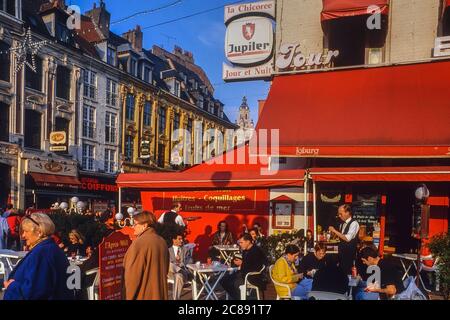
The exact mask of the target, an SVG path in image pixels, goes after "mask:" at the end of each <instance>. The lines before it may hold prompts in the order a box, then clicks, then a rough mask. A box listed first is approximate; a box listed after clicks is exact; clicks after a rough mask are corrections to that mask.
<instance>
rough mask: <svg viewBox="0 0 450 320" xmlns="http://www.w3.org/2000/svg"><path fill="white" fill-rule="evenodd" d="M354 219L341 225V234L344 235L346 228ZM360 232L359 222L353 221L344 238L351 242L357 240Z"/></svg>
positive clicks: (349, 219)
mask: <svg viewBox="0 0 450 320" xmlns="http://www.w3.org/2000/svg"><path fill="white" fill-rule="evenodd" d="M351 220H352V218H348V219H347V220H345V222H344V223H343V224H342V225H341V230H340V231H341V233H344V230H345V228H346V227H347V224H348V223H350V221H351ZM358 231H359V223H358V221H356V220H355V221H353V222H352V224H351V225H350V228H349V229H348V232H347V234H344V236H345V237H346V238H347V240H348V241H351V240H353V239H355V238H356V236H357V234H358Z"/></svg>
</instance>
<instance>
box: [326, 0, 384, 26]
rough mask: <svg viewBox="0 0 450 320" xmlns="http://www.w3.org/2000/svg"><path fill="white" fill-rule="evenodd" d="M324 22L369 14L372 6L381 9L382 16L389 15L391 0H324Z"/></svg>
mask: <svg viewBox="0 0 450 320" xmlns="http://www.w3.org/2000/svg"><path fill="white" fill-rule="evenodd" d="M322 1H323V10H322V21H325V20H330V19H337V18H343V17H350V16H359V15H365V14H369V13H370V11H369V12H368V8H369V7H370V6H377V7H378V8H380V12H381V14H388V13H389V0H322Z"/></svg>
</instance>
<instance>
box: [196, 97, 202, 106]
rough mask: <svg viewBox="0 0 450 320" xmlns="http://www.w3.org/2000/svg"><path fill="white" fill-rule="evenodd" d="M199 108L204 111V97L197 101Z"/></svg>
mask: <svg viewBox="0 0 450 320" xmlns="http://www.w3.org/2000/svg"><path fill="white" fill-rule="evenodd" d="M197 107H199V108H201V109H203V96H199V97H198V99H197Z"/></svg>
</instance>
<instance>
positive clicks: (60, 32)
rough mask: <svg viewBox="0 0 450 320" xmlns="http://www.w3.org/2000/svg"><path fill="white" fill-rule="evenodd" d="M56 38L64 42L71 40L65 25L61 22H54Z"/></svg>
mask: <svg viewBox="0 0 450 320" xmlns="http://www.w3.org/2000/svg"><path fill="white" fill-rule="evenodd" d="M56 39H58V40H59V41H61V42H64V43H70V42H71V36H70V32H69V29H67V26H66V25H65V24H63V23H61V22H57V23H56Z"/></svg>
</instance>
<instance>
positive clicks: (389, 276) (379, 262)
mask: <svg viewBox="0 0 450 320" xmlns="http://www.w3.org/2000/svg"><path fill="white" fill-rule="evenodd" d="M360 256H361V260H362V262H363V263H364V264H365V265H366V266H368V267H370V266H378V267H379V268H380V273H381V274H380V278H381V279H380V281H381V283H379V284H376V283H375V284H371V283H368V284H367V287H366V288H365V289H364V290H359V291H358V292H357V293H356V297H355V298H356V300H378V299H391V298H393V297H394V296H395V295H396V294H399V293H401V292H403V291H404V290H405V287H404V286H403V281H402V273H401V271H400V269H398V268H396V267H395V266H394V265H393V264H392V263H390V262H389V261H388V260H385V259H381V258H380V256H379V255H378V252H377V250H375V249H374V248H372V247H366V248H364V249H362V250H361V252H360Z"/></svg>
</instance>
